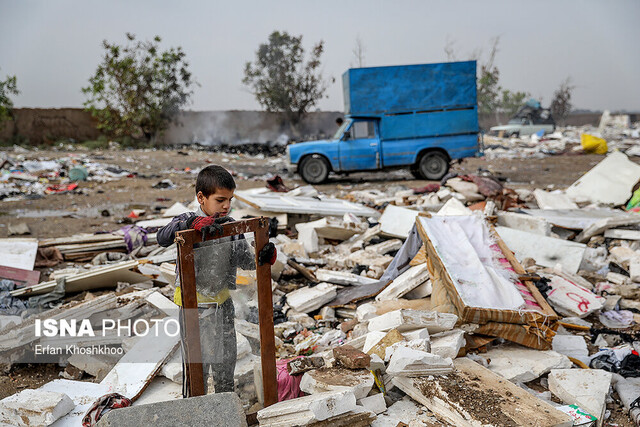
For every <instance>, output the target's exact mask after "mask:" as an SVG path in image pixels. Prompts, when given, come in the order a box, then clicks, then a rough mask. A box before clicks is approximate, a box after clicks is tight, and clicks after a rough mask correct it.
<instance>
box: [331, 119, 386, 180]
mask: <svg viewBox="0 0 640 427" xmlns="http://www.w3.org/2000/svg"><path fill="white" fill-rule="evenodd" d="M377 128H378V126H377V123H376V121H375V120H354V121H353V123H352V124H351V127H350V128H349V129H347V131H346V132H345V133H344V134H343V136H342V138H341V140H340V169H341V170H345V171H349V170H371V169H378V168H379V166H380V138H379V135H378V130H377Z"/></svg>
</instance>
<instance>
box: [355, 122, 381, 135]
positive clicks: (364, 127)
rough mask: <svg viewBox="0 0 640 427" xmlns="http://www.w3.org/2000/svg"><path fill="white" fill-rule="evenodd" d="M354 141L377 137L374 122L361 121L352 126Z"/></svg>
mask: <svg viewBox="0 0 640 427" xmlns="http://www.w3.org/2000/svg"><path fill="white" fill-rule="evenodd" d="M351 137H352V138H353V139H370V138H375V137H376V127H375V123H374V122H373V121H359V122H355V123H354V124H353V126H351Z"/></svg>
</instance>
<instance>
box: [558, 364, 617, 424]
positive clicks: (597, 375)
mask: <svg viewBox="0 0 640 427" xmlns="http://www.w3.org/2000/svg"><path fill="white" fill-rule="evenodd" d="M611 378H612V375H611V372H607V371H604V370H602V369H554V370H552V371H551V373H550V374H549V390H551V393H553V394H554V395H555V396H556V397H558V398H559V399H560V400H562V401H563V402H564V403H567V404H569V405H578V406H580V407H581V408H582V409H584V410H585V411H587V412H589V413H590V414H591V415H593V416H595V417H596V418H598V425H599V426H601V425H602V424H603V421H604V418H603V417H604V412H605V410H606V408H607V405H606V399H607V395H608V394H609V388H610V387H611Z"/></svg>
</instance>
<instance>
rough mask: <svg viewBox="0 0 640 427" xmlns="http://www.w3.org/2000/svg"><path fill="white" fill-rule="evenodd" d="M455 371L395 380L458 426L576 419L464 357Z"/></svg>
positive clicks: (541, 423)
mask: <svg viewBox="0 0 640 427" xmlns="http://www.w3.org/2000/svg"><path fill="white" fill-rule="evenodd" d="M453 364H454V367H455V370H454V372H453V373H450V374H447V375H440V376H432V377H422V378H406V377H394V378H393V380H392V382H393V384H394V385H395V386H396V387H398V388H399V389H400V390H402V391H404V392H405V393H407V394H408V395H409V396H410V397H411V398H413V399H414V400H416V401H417V402H419V403H421V404H423V405H425V406H426V407H427V408H429V410H430V411H431V412H433V413H434V414H436V416H437V417H438V418H442V419H444V420H446V421H447V422H449V423H451V424H453V425H455V426H465V427H466V426H468V427H477V426H481V425H482V426H522V425H527V426H537V427H543V426H545V427H546V426H562V427H565V426H566V427H570V426H572V425H573V420H572V418H571V417H570V416H569V415H567V414H565V413H563V412H561V411H558V410H557V409H555V408H554V407H553V406H551V405H550V404H548V403H547V402H545V401H543V400H541V399H538V398H537V397H535V396H533V395H531V394H529V393H528V392H527V391H525V390H524V389H522V388H520V387H518V386H517V385H515V384H513V383H512V382H510V381H508V380H506V379H504V378H502V377H500V376H499V375H497V374H495V373H493V372H491V371H490V370H489V369H487V368H485V367H483V366H481V365H480V364H478V363H476V362H474V361H472V360H471V359H468V358H466V357H460V358H458V359H456V360H454V362H453Z"/></svg>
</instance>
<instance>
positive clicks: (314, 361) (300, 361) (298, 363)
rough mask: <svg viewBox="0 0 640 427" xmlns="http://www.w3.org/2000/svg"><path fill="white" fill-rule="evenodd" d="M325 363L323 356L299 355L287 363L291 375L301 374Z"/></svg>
mask: <svg viewBox="0 0 640 427" xmlns="http://www.w3.org/2000/svg"><path fill="white" fill-rule="evenodd" d="M324 365H325V361H324V358H323V357H297V358H295V359H292V360H290V361H289V362H288V363H287V371H288V372H289V375H300V374H304V373H305V372H307V371H311V370H313V369H319V368H322V367H323V366H324Z"/></svg>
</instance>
